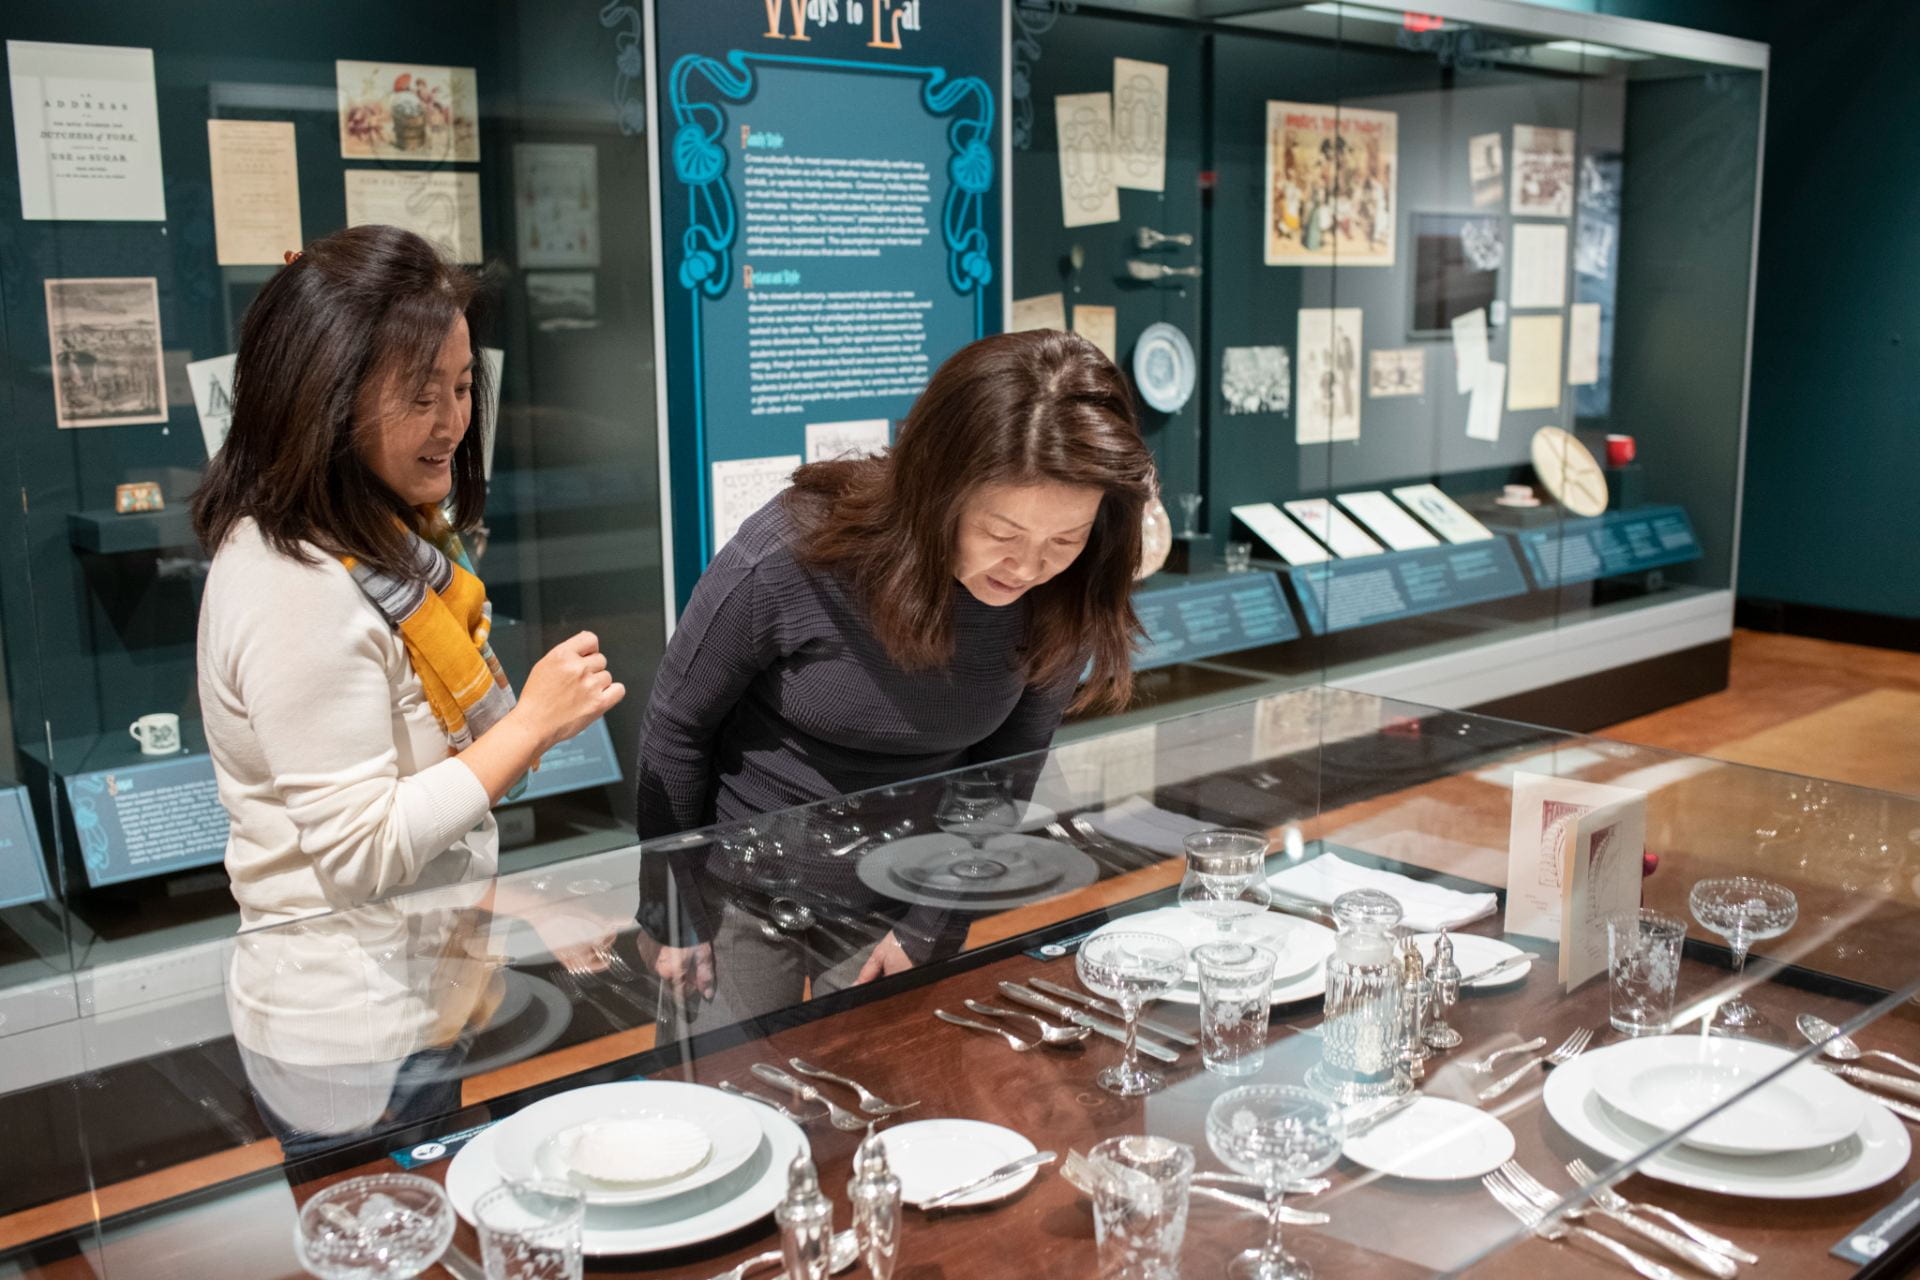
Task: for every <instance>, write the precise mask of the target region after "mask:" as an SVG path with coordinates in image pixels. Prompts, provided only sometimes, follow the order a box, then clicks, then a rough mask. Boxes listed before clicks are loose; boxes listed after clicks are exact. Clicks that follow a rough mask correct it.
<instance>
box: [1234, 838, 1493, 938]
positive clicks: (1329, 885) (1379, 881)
mask: <svg viewBox="0 0 1920 1280" xmlns="http://www.w3.org/2000/svg"><path fill="white" fill-rule="evenodd" d="M1267 883H1268V884H1270V885H1272V886H1273V887H1274V888H1276V889H1283V890H1285V891H1286V892H1288V893H1290V894H1293V895H1294V896H1295V897H1297V898H1306V899H1309V900H1310V901H1313V902H1318V903H1322V904H1330V903H1332V901H1333V900H1334V899H1335V898H1337V897H1339V896H1340V895H1341V894H1343V893H1345V892H1347V890H1349V889H1378V890H1380V891H1381V892H1383V893H1386V894H1390V895H1391V896H1392V897H1393V899H1394V900H1395V901H1396V902H1398V903H1399V904H1400V910H1401V911H1402V912H1403V914H1402V916H1401V923H1403V924H1405V925H1407V926H1408V927H1409V928H1411V929H1414V930H1416V931H1418V932H1420V933H1433V932H1435V931H1437V930H1440V929H1457V928H1459V927H1460V926H1461V925H1463V924H1466V923H1468V922H1469V921H1473V920H1478V919H1480V918H1481V917H1482V916H1490V915H1492V914H1493V911H1494V908H1495V907H1496V906H1498V905H1499V899H1498V898H1496V897H1494V895H1493V894H1491V893H1461V892H1459V891H1458V890H1454V889H1443V888H1441V887H1440V886H1439V885H1437V884H1427V883H1426V882H1424V881H1421V880H1414V879H1412V878H1410V877H1408V876H1403V875H1400V874H1398V873H1396V872H1392V871H1376V870H1374V869H1373V868H1371V867H1362V866H1356V865H1355V864H1354V863H1351V862H1348V861H1347V860H1346V859H1344V858H1340V857H1337V856H1335V855H1334V854H1331V853H1323V854H1321V855H1320V856H1319V857H1317V858H1315V859H1313V860H1312V861H1311V862H1303V863H1301V864H1300V865H1298V866H1295V867H1288V868H1287V869H1286V870H1285V871H1281V872H1276V873H1275V874H1274V875H1272V876H1269V877H1268V878H1267Z"/></svg>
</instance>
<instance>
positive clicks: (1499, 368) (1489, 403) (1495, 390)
mask: <svg viewBox="0 0 1920 1280" xmlns="http://www.w3.org/2000/svg"><path fill="white" fill-rule="evenodd" d="M1506 390H1507V366H1506V365H1504V364H1501V363H1500V362H1499V361H1497V360H1488V361H1486V362H1485V363H1484V364H1482V365H1481V366H1480V381H1479V382H1478V383H1477V384H1475V386H1474V388H1473V394H1472V395H1471V396H1470V397H1468V399H1467V439H1469V440H1485V441H1487V442H1488V443H1492V442H1493V441H1495V440H1498V439H1499V438H1500V401H1501V399H1502V398H1503V397H1504V396H1505V395H1506Z"/></svg>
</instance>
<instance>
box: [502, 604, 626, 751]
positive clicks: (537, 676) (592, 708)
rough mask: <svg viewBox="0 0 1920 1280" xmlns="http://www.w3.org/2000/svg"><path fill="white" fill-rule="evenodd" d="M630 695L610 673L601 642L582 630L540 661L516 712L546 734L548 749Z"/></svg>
mask: <svg viewBox="0 0 1920 1280" xmlns="http://www.w3.org/2000/svg"><path fill="white" fill-rule="evenodd" d="M626 696H627V686H625V685H623V684H621V683H620V682H619V681H618V680H615V679H614V678H613V673H612V672H610V671H608V670H607V655H606V654H604V653H602V652H600V638H599V637H598V636H596V635H594V634H593V632H591V631H582V632H580V633H579V634H578V635H576V636H573V637H572V638H570V639H567V640H563V641H561V642H560V643H559V644H557V645H555V646H553V648H552V649H550V650H548V651H547V656H546V657H544V658H542V659H540V661H538V662H536V663H534V665H533V670H532V671H530V672H529V673H527V682H526V684H525V685H524V686H523V687H522V688H521V690H520V702H519V706H518V707H517V708H516V710H518V711H520V712H521V713H522V714H523V715H524V716H525V717H526V719H527V722H528V724H529V725H530V726H532V727H533V728H534V729H535V730H536V731H537V732H538V733H539V734H540V736H541V739H542V741H543V742H544V744H545V748H551V747H553V746H555V745H556V744H558V743H562V742H565V741H566V740H567V739H568V738H571V737H572V736H573V735H574V734H576V733H579V732H580V731H581V730H582V729H584V728H586V727H587V726H588V725H590V724H592V723H593V722H594V721H595V720H598V719H599V718H600V717H601V716H603V715H605V714H606V713H607V712H609V711H611V710H612V709H613V708H614V707H616V706H618V705H619V703H620V699H622V698H624V697H626ZM545 748H543V750H544V749H545Z"/></svg>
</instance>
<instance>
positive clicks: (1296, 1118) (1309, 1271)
mask: <svg viewBox="0 0 1920 1280" xmlns="http://www.w3.org/2000/svg"><path fill="white" fill-rule="evenodd" d="M1346 1140H1347V1125H1346V1121H1345V1119H1344V1118H1343V1117H1342V1116H1341V1113H1340V1107H1339V1104H1337V1103H1335V1102H1332V1101H1330V1100H1328V1099H1326V1098H1323V1097H1321V1096H1320V1095H1318V1094H1316V1093H1314V1092H1312V1091H1311V1090H1308V1089H1298V1088H1294V1087H1293V1086H1291V1085H1271V1084H1254V1085H1246V1086H1243V1087H1241V1088H1238V1089H1229V1090H1228V1091H1227V1092H1225V1093H1223V1094H1221V1095H1220V1096H1219V1097H1218V1098H1215V1099H1214V1101H1213V1105H1212V1106H1211V1107H1209V1108H1208V1109H1207V1145H1208V1146H1210V1147H1212V1148H1213V1153H1214V1154H1215V1155H1217V1156H1219V1157H1220V1159H1221V1160H1222V1161H1224V1162H1225V1163H1226V1165H1227V1167H1228V1168H1230V1169H1233V1170H1234V1171H1235V1172H1236V1173H1244V1174H1246V1175H1248V1176H1249V1177H1254V1178H1258V1179H1260V1181H1261V1182H1262V1183H1263V1184H1264V1185H1265V1186H1266V1191H1267V1240H1266V1243H1265V1244H1264V1245H1262V1246H1261V1247H1260V1248H1257V1249H1248V1250H1247V1251H1246V1252H1245V1253H1242V1254H1241V1255H1240V1256H1239V1257H1237V1258H1235V1259H1234V1260H1233V1261H1232V1262H1230V1263H1228V1264H1227V1275H1228V1276H1229V1277H1231V1280H1312V1277H1313V1268H1312V1267H1310V1266H1308V1265H1307V1264H1306V1263H1304V1262H1302V1261H1301V1260H1300V1259H1298V1258H1296V1257H1294V1256H1293V1255H1292V1254H1290V1253H1288V1252H1287V1251H1286V1250H1285V1249H1284V1248H1282V1247H1281V1244H1280V1202H1281V1200H1282V1199H1283V1198H1284V1196H1285V1194H1286V1189H1287V1184H1288V1183H1290V1182H1298V1181H1299V1180H1300V1179H1302V1178H1310V1177H1312V1176H1313V1175H1314V1174H1317V1173H1319V1172H1321V1171H1322V1170H1325V1169H1329V1168H1331V1167H1332V1166H1333V1164H1334V1162H1335V1161H1336V1160H1338V1159H1339V1158H1340V1148H1341V1147H1342V1146H1344V1145H1345V1144H1346Z"/></svg>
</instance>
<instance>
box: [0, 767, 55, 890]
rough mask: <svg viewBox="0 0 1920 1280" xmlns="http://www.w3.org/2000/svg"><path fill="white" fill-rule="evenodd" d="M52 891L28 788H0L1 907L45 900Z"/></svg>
mask: <svg viewBox="0 0 1920 1280" xmlns="http://www.w3.org/2000/svg"><path fill="white" fill-rule="evenodd" d="M50 892H51V890H50V889H49V888H48V886H47V864H46V861H45V860H44V859H43V858H42V857H41V854H40V835H39V829H38V828H37V827H35V826H34V823H33V806H32V805H31V804H29V803H28V802H27V789H26V788H25V787H7V788H5V789H4V790H0V907H22V906H25V905H26V904H27V903H29V902H42V901H45V899H46V897H47V895H48V894H49V893H50Z"/></svg>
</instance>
